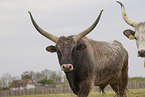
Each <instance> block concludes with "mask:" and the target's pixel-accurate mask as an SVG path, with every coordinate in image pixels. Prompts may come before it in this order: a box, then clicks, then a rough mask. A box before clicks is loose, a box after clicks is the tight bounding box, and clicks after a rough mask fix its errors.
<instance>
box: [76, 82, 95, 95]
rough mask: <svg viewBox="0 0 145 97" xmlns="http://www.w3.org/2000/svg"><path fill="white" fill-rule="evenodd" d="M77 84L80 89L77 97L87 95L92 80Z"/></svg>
mask: <svg viewBox="0 0 145 97" xmlns="http://www.w3.org/2000/svg"><path fill="white" fill-rule="evenodd" d="M79 86H80V91H79V94H78V97H87V96H88V95H89V92H90V90H91V88H92V86H93V83H92V81H84V82H82V83H81V84H80V85H79Z"/></svg>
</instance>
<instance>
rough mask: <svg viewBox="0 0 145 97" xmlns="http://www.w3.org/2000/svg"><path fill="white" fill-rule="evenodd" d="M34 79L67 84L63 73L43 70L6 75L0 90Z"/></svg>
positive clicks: (44, 82) (144, 79) (0, 82)
mask: <svg viewBox="0 0 145 97" xmlns="http://www.w3.org/2000/svg"><path fill="white" fill-rule="evenodd" d="M21 79H32V81H33V82H34V83H37V82H39V83H41V84H57V83H65V82H67V80H66V77H65V75H64V74H63V72H62V71H52V70H48V69H45V70H42V71H40V72H34V71H25V72H23V73H22V74H21V75H20V77H18V76H12V75H11V74H10V73H5V74H3V75H2V76H1V77H0V89H9V88H10V87H11V83H12V81H13V80H21ZM136 80H138V81H145V78H144V77H133V78H129V81H136Z"/></svg>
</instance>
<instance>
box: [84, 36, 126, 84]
mask: <svg viewBox="0 0 145 97" xmlns="http://www.w3.org/2000/svg"><path fill="white" fill-rule="evenodd" d="M82 40H83V42H85V44H86V45H87V51H88V52H89V53H88V54H89V55H90V56H91V57H90V58H91V60H92V61H93V65H94V67H93V70H94V76H95V78H94V79H95V82H96V85H99V84H103V83H106V82H107V83H109V82H111V81H113V80H115V79H117V77H119V75H120V73H121V70H122V68H123V62H124V60H127V59H128V53H127V51H126V50H125V49H124V47H123V46H122V44H121V43H120V42H118V41H116V40H114V41H112V42H105V41H94V40H91V39H87V38H83V39H82ZM107 83H106V84H107Z"/></svg>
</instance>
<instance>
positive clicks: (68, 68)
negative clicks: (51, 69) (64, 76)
mask: <svg viewBox="0 0 145 97" xmlns="http://www.w3.org/2000/svg"><path fill="white" fill-rule="evenodd" d="M73 69H74V68H73V65H72V64H63V65H62V66H61V70H62V71H64V72H70V71H72V70H73Z"/></svg>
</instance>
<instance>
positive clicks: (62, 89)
mask: <svg viewBox="0 0 145 97" xmlns="http://www.w3.org/2000/svg"><path fill="white" fill-rule="evenodd" d="M140 88H145V81H133V82H128V89H140ZM110 89H111V87H110V86H109V85H108V86H107V87H106V88H105V90H110ZM95 91H99V88H98V87H97V86H94V88H93V89H92V92H95ZM60 93H72V90H71V89H70V87H69V85H66V84H65V85H62V86H59V87H52V88H48V87H40V88H35V89H29V90H27V89H24V90H3V91H0V97H7V96H24V95H45V94H60Z"/></svg>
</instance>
